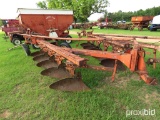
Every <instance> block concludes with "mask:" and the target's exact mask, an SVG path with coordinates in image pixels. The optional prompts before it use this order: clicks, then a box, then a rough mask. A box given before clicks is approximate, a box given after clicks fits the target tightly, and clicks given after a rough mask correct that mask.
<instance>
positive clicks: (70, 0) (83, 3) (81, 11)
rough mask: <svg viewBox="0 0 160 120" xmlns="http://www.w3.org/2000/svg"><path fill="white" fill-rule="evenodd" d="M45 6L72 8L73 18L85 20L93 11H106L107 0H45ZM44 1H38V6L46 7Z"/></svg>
mask: <svg viewBox="0 0 160 120" xmlns="http://www.w3.org/2000/svg"><path fill="white" fill-rule="evenodd" d="M46 3H47V8H49V9H53V8H57V9H70V10H73V13H74V20H75V22H76V21H77V20H80V21H81V22H86V21H87V18H88V17H89V16H90V15H91V14H94V13H103V12H106V7H107V6H108V0H46ZM46 3H45V2H44V1H42V2H38V3H37V5H38V6H39V7H40V8H46Z"/></svg>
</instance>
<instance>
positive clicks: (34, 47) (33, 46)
mask: <svg viewBox="0 0 160 120" xmlns="http://www.w3.org/2000/svg"><path fill="white" fill-rule="evenodd" d="M31 46H32V48H33V49H39V48H40V47H39V46H38V45H34V44H31Z"/></svg>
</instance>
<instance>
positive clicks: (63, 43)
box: [60, 42, 71, 48]
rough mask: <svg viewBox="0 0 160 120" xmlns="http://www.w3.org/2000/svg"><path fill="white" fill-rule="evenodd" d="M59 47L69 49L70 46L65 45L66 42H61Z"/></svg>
mask: <svg viewBox="0 0 160 120" xmlns="http://www.w3.org/2000/svg"><path fill="white" fill-rule="evenodd" d="M60 47H67V48H71V46H70V45H69V44H68V43H66V42H62V43H61V44H60Z"/></svg>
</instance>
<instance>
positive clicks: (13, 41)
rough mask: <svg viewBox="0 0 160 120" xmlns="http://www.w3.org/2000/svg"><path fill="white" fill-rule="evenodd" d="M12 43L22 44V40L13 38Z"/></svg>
mask: <svg viewBox="0 0 160 120" xmlns="http://www.w3.org/2000/svg"><path fill="white" fill-rule="evenodd" d="M16 42H19V44H17V43H16ZM12 43H13V44H14V45H20V44H22V41H21V40H20V39H19V38H13V40H12Z"/></svg>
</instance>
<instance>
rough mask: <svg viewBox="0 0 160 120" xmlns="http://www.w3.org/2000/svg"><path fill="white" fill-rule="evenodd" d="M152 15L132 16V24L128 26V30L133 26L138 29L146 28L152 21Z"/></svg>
mask: <svg viewBox="0 0 160 120" xmlns="http://www.w3.org/2000/svg"><path fill="white" fill-rule="evenodd" d="M152 19H153V16H134V17H132V18H131V22H132V26H130V30H133V29H134V28H135V27H136V28H138V30H139V31H141V30H143V28H147V29H148V26H149V24H150V21H152Z"/></svg>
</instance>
